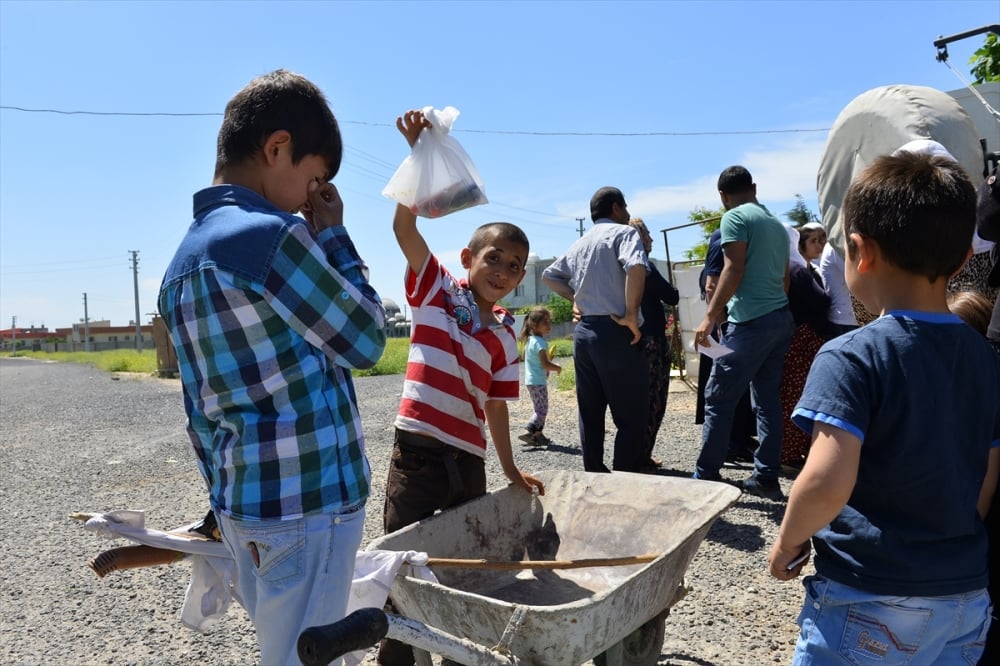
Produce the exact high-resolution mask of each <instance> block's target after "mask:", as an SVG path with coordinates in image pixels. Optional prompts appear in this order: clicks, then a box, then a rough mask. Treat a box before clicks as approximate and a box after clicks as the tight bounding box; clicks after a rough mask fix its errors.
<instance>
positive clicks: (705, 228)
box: [684, 206, 726, 260]
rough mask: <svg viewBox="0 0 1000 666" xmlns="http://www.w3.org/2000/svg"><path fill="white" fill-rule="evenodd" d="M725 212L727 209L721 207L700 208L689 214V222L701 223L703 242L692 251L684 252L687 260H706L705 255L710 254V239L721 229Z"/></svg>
mask: <svg viewBox="0 0 1000 666" xmlns="http://www.w3.org/2000/svg"><path fill="white" fill-rule="evenodd" d="M725 212H726V209H725V208H723V207H721V206H720V207H719V208H716V209H712V208H705V207H704V206H698V207H697V208H695V209H694V210H692V211H691V212H690V213H688V220H690V221H691V222H700V223H701V231H702V240H701V242H700V243H698V244H697V245H695V246H694V247H692V248H691V249H690V250H684V256H685V257H686V258H687V259H689V260H699V259H704V258H705V255H707V254H708V239H709V237H710V236H711V235H712V232H713V231H715V230H716V229H718V228H719V222H720V221H721V220H722V214H723V213H725Z"/></svg>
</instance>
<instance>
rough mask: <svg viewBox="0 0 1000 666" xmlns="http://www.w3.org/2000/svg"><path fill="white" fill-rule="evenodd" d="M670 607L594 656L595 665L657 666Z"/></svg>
mask: <svg viewBox="0 0 1000 666" xmlns="http://www.w3.org/2000/svg"><path fill="white" fill-rule="evenodd" d="M669 614H670V609H669V608H668V609H667V610H665V611H663V612H662V613H660V614H659V615H657V616H656V617H654V618H653V619H652V620H650V621H648V622H646V624H644V625H642V626H641V627H639V628H638V629H636V630H635V631H633V632H632V633H631V634H629V635H628V636H626V637H625V638H623V639H622V641H621V643H618V644H617V645H613V646H612V647H610V648H609V649H608V650H606V651H604V652H602V653H601V654H599V655H597V656H596V657H594V664H595V666H656V662H658V661H659V660H660V653H661V652H662V651H663V636H664V633H665V628H664V625H665V624H666V621H667V616H668V615H669Z"/></svg>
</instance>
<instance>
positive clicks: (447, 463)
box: [378, 428, 486, 666]
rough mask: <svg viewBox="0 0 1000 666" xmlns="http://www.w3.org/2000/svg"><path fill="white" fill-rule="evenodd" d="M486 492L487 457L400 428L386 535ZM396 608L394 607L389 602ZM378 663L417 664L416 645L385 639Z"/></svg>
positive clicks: (392, 466) (388, 491)
mask: <svg viewBox="0 0 1000 666" xmlns="http://www.w3.org/2000/svg"><path fill="white" fill-rule="evenodd" d="M484 494H486V461H485V460H483V459H482V458H480V457H479V456H477V455H474V454H472V453H467V452H465V451H462V450H461V449H457V448H455V447H454V446H450V445H448V444H444V443H442V442H439V441H438V440H436V439H434V438H433V437H426V436H424V435H417V434H414V433H410V432H406V431H403V430H399V429H398V428H397V429H396V438H395V445H394V446H393V449H392V460H391V461H390V463H389V479H388V480H387V481H386V485H385V512H384V516H383V526H384V527H385V532H386V534H388V533H390V532H395V531H396V530H399V529H402V528H404V527H406V526H407V525H411V524H413V523H415V522H417V521H420V520H423V519H424V518H429V517H431V516H433V515H434V512H435V511H438V510H439V509H447V508H450V507H453V506H455V505H457V504H461V503H462V502H466V501H468V500H471V499H475V498H477V497H480V496H482V495H484ZM387 608H389V610H392V608H391V606H388V607H387ZM378 663H379V664H381V665H382V666H412V664H413V649H412V648H411V647H410V646H409V645H407V644H406V643H401V642H399V641H390V640H383V641H382V644H381V645H380V646H379V653H378Z"/></svg>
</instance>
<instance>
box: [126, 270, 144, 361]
mask: <svg viewBox="0 0 1000 666" xmlns="http://www.w3.org/2000/svg"><path fill="white" fill-rule="evenodd" d="M129 252H131V253H132V285H133V286H134V287H135V350H136V351H137V352H139V353H140V354H141V353H142V327H141V325H140V324H139V250H129Z"/></svg>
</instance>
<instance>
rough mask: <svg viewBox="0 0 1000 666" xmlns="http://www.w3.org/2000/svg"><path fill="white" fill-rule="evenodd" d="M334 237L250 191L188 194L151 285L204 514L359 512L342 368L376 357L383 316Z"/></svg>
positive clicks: (343, 234) (365, 479)
mask: <svg viewBox="0 0 1000 666" xmlns="http://www.w3.org/2000/svg"><path fill="white" fill-rule="evenodd" d="M365 273H366V270H365V266H364V263H363V262H362V261H361V259H360V258H359V257H358V254H357V251H356V250H355V249H354V245H353V243H352V242H351V239H350V237H349V236H348V234H347V231H346V229H345V228H344V227H340V226H338V227H332V228H329V229H325V230H323V231H322V232H320V233H319V234H318V235H316V234H314V233H313V232H312V230H311V228H310V227H309V226H308V224H307V223H306V222H305V221H304V220H302V219H301V218H299V217H296V216H294V215H290V214H288V213H285V212H282V211H279V210H278V209H276V208H275V207H274V205H273V204H271V203H270V202H269V201H267V200H266V199H264V198H263V197H261V196H260V195H258V194H257V193H255V192H253V191H251V190H248V189H245V188H242V187H238V186H234V185H219V186H214V187H210V188H207V189H204V190H202V191H200V192H198V193H196V194H195V195H194V222H193V224H192V225H191V227H190V229H189V230H188V233H187V235H186V236H185V237H184V240H183V241H182V242H181V245H180V248H179V249H178V250H177V253H176V255H175V256H174V259H173V261H172V262H171V264H170V266H169V267H168V269H167V273H166V275H165V276H164V278H163V284H162V286H161V287H160V295H159V310H160V314H161V315H162V316H163V318H164V321H165V322H166V324H167V327H168V329H169V330H170V334H171V337H172V340H173V344H174V348H175V349H176V351H177V362H178V366H179V370H180V375H181V380H182V383H183V389H184V391H183V392H184V406H185V409H186V411H187V415H188V433H189V435H190V437H191V442H192V444H193V445H194V450H195V454H196V455H197V459H198V465H199V468H200V469H201V472H202V474H203V475H204V477H205V481H206V483H207V485H208V490H209V494H210V499H211V504H212V508H213V509H214V510H215V511H221V512H222V513H224V514H227V515H230V516H232V517H234V518H237V519H241V520H270V519H293V518H298V517H301V516H304V515H307V514H315V513H321V512H332V511H337V510H340V509H345V508H350V507H352V506H356V505H358V504H361V503H362V502H364V501H365V499H366V498H367V497H368V492H369V485H370V469H369V467H368V460H367V458H366V457H365V445H364V433H363V431H362V428H361V419H360V416H359V414H358V409H357V399H356V396H355V393H354V384H353V382H352V380H351V373H350V370H351V368H369V367H371V366H373V365H374V364H375V363H376V361H378V359H379V357H380V356H381V355H382V351H383V349H384V348H385V310H384V309H383V307H382V303H381V301H380V299H379V297H378V294H376V293H375V290H374V289H372V287H371V286H370V285H369V284H368V280H367V277H366V275H365Z"/></svg>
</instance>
